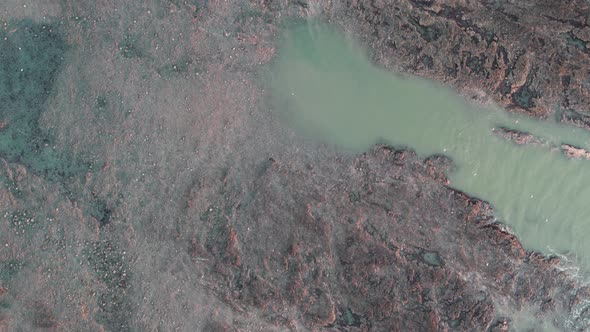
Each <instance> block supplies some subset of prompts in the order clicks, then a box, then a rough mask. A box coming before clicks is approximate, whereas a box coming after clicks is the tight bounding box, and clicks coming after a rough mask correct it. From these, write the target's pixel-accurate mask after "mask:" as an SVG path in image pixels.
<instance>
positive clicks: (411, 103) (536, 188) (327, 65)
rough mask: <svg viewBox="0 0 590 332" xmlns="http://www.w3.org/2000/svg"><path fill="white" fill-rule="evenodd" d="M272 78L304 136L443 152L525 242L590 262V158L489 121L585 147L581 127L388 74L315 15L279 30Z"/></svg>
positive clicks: (282, 105)
mask: <svg viewBox="0 0 590 332" xmlns="http://www.w3.org/2000/svg"><path fill="white" fill-rule="evenodd" d="M271 85H272V94H273V98H274V100H275V102H276V108H277V109H278V110H280V112H281V113H280V114H281V116H283V117H284V118H285V120H286V121H287V123H289V124H290V125H292V126H294V127H295V128H296V129H297V130H298V131H299V132H300V133H301V134H302V135H305V136H306V137H312V138H314V139H318V140H321V141H322V142H327V143H330V144H335V145H337V146H340V147H341V148H344V149H347V150H350V151H361V150H365V149H367V148H369V147H370V146H371V145H373V144H375V143H376V142H377V141H382V140H385V141H387V142H389V143H391V144H393V145H395V146H407V147H410V148H412V149H415V150H416V151H417V152H418V153H419V154H420V155H421V156H428V155H431V154H445V155H447V156H449V157H451V158H452V159H453V161H454V163H455V164H456V166H457V167H456V168H455V170H454V171H453V172H451V174H449V176H450V179H451V186H453V187H455V188H457V189H460V190H463V191H465V192H467V193H470V194H472V195H474V196H477V197H479V198H481V199H484V200H487V201H489V202H491V203H492V205H493V206H494V207H495V210H496V212H497V217H498V219H499V221H501V222H504V223H506V224H508V225H509V226H510V227H511V228H512V230H513V231H514V232H515V233H516V234H517V235H518V236H519V238H520V239H521V240H522V242H523V244H524V245H525V246H526V247H527V248H529V249H536V250H539V251H542V252H545V253H557V254H564V255H566V256H568V257H569V258H570V259H572V260H574V261H576V262H577V263H583V264H582V265H583V266H590V241H586V236H587V234H589V232H590V161H585V160H580V161H576V160H569V159H566V158H565V157H563V156H562V154H561V152H560V151H559V149H552V148H551V147H550V146H548V145H547V146H532V145H529V146H519V145H516V144H514V143H512V142H510V141H507V140H504V139H502V138H499V137H497V136H495V135H494V134H493V133H492V128H494V127H497V126H506V127H509V128H513V129H518V130H522V131H527V132H530V133H533V134H535V135H537V136H538V137H541V138H543V139H544V140H546V141H548V142H550V143H551V144H555V145H559V144H560V143H561V142H565V143H570V144H573V145H577V146H582V147H590V133H589V132H587V131H584V130H582V129H576V128H571V127H567V126H562V125H559V124H557V123H554V122H551V121H537V120H534V119H531V118H525V117H517V116H514V115H510V114H508V113H506V112H504V111H500V110H489V109H488V110H483V109H477V108H476V107H475V106H472V105H471V106H470V105H467V104H466V103H465V102H464V100H463V99H462V98H461V97H459V96H457V95H456V94H455V93H454V92H453V91H450V90H449V89H447V88H444V87H442V86H439V85H435V84H432V83H430V82H427V81H425V80H419V79H406V78H402V77H399V76H394V75H392V74H391V73H387V72H385V71H383V70H380V69H378V68H376V67H375V66H373V65H371V63H370V61H369V60H368V56H367V55H366V54H365V53H364V52H363V51H362V49H361V48H359V47H358V45H355V44H354V42H352V41H350V40H347V39H346V38H344V37H343V36H342V35H341V34H339V33H337V32H336V31H334V30H332V29H330V28H328V27H326V26H325V25H321V24H316V23H310V24H307V25H301V26H298V27H295V28H291V29H289V30H288V31H287V32H286V33H285V34H284V35H283V39H282V45H281V48H280V50H279V57H278V59H277V62H276V63H275V64H274V69H273V76H272V84H271Z"/></svg>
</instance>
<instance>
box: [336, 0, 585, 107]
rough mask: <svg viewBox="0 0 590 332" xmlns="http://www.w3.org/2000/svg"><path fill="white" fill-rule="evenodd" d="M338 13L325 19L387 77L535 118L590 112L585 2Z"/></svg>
mask: <svg viewBox="0 0 590 332" xmlns="http://www.w3.org/2000/svg"><path fill="white" fill-rule="evenodd" d="M344 6H345V9H344V10H343V11H344V13H341V12H340V11H339V10H335V11H330V10H328V13H329V15H331V16H333V17H334V18H336V17H338V18H339V19H335V21H336V22H339V23H340V24H342V25H343V26H346V28H347V29H349V30H353V31H357V32H358V33H359V34H360V35H361V36H362V38H363V39H364V40H365V41H366V43H367V44H369V45H370V46H371V47H372V48H373V49H374V50H375V54H374V58H375V60H376V61H377V62H379V63H381V64H383V65H385V66H386V67H388V68H390V69H393V70H396V71H399V72H409V73H413V74H417V75H420V76H425V77H430V78H434V79H436V80H439V81H443V82H447V83H448V84H450V85H452V86H453V87H455V88H456V89H458V90H459V91H462V92H463V93H465V94H466V95H468V96H471V95H472V94H473V92H474V91H475V94H478V92H477V91H482V92H484V93H485V95H487V96H488V97H489V98H491V99H492V100H493V101H494V102H496V103H498V104H500V105H502V106H504V107H505V108H507V109H511V110H515V111H520V112H524V113H527V114H532V115H535V116H540V117H546V116H547V115H548V114H551V113H552V112H553V109H554V108H555V107H560V108H561V109H564V110H572V111H575V112H578V113H580V114H587V112H588V110H590V89H588V88H587V82H586V77H587V75H586V72H587V71H588V70H589V69H590V51H589V48H588V42H589V40H588V20H587V17H589V16H590V7H589V3H588V2H587V1H584V0H574V1H568V2H564V1H556V0H551V1H543V2H542V4H541V3H539V2H538V1H534V0H525V1H459V0H451V1H447V0H444V1H443V0H432V1H420V0H382V1H372V0H356V1H345V2H344ZM334 8H338V6H334ZM424 59H427V61H424ZM474 98H476V97H474ZM477 98H479V97H477Z"/></svg>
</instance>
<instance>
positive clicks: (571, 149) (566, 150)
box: [561, 144, 590, 160]
mask: <svg viewBox="0 0 590 332" xmlns="http://www.w3.org/2000/svg"><path fill="white" fill-rule="evenodd" d="M561 151H562V152H563V155H564V156H566V157H568V158H570V159H586V160H590V151H588V150H586V149H583V148H578V147H575V146H573V145H569V144H562V145H561Z"/></svg>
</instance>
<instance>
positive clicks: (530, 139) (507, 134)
mask: <svg viewBox="0 0 590 332" xmlns="http://www.w3.org/2000/svg"><path fill="white" fill-rule="evenodd" d="M492 132H494V134H496V135H497V136H499V137H502V138H505V139H507V140H509V141H512V142H514V143H516V144H518V145H524V144H536V145H541V144H543V141H542V140H541V139H539V138H538V137H537V136H535V135H532V134H529V133H525V132H522V131H518V130H514V129H508V128H506V127H496V128H493V129H492Z"/></svg>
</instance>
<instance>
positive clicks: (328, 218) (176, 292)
mask: <svg viewBox="0 0 590 332" xmlns="http://www.w3.org/2000/svg"><path fill="white" fill-rule="evenodd" d="M460 4H461V5H459V2H457V4H455V3H453V2H444V3H442V2H436V1H396V2H386V1H380V0H374V1H342V2H340V1H312V0H305V1H296V2H293V1H260V2H238V1H228V2H223V1H154V2H153V3H145V2H141V1H136V2H132V1H129V2H124V3H122V4H120V6H119V5H118V6H117V7H115V5H113V4H110V3H108V2H88V3H85V2H79V1H78V2H76V1H49V2H47V4H44V5H43V4H42V5H39V6H38V7H33V8H31V6H29V7H28V8H27V9H25V8H21V7H20V6H12V3H8V4H5V5H0V8H1V6H6V7H5V8H3V9H5V10H4V11H2V12H3V13H8V12H9V13H10V16H9V17H5V19H6V20H9V19H10V20H16V19H17V17H20V18H22V17H33V18H34V20H35V21H41V22H44V19H43V16H45V15H46V14H47V13H53V15H54V18H53V20H54V21H55V22H57V23H55V24H56V25H55V26H52V27H53V28H55V30H52V32H51V33H48V32H46V30H45V29H46V28H47V27H46V26H45V25H43V23H38V24H36V23H33V22H32V21H28V20H27V19H25V20H23V21H19V22H24V23H19V24H20V25H18V29H14V31H13V30H10V31H12V32H10V31H8V32H7V33H6V35H5V37H6V40H8V41H9V42H10V43H12V44H11V45H12V46H14V47H12V48H10V51H11V52H12V53H11V52H6V53H2V54H1V55H0V57H2V58H1V59H0V60H2V61H3V63H14V62H15V61H16V63H20V62H18V61H21V60H22V59H25V60H27V59H29V58H35V57H32V56H31V54H33V53H27V52H38V51H39V50H38V49H35V48H34V47H30V45H31V44H27V42H28V41H30V40H34V39H31V38H33V37H31V36H32V35H34V34H29V32H30V31H34V32H35V34H36V35H37V36H35V38H37V37H38V36H41V37H42V38H48V41H47V43H45V44H43V47H42V48H43V50H45V54H48V57H52V56H54V57H56V58H55V59H53V62H51V63H53V64H59V66H56V67H55V68H54V70H53V69H52V70H51V71H49V72H48V71H44V70H42V69H38V71H37V72H35V73H38V75H33V76H32V77H33V78H32V79H31V78H27V77H24V76H19V75H14V76H6V77H8V78H7V79H8V80H10V82H11V83H13V85H12V86H21V85H22V84H24V83H23V82H28V83H27V84H32V83H38V85H39V86H41V87H40V88H39V89H38V90H39V91H42V92H45V93H39V96H38V99H35V100H32V99H30V98H29V99H26V98H25V97H23V95H22V94H19V93H17V92H18V91H16V90H15V91H16V92H14V94H8V95H6V94H2V95H0V97H1V98H2V104H3V105H6V103H8V102H10V103H11V104H10V105H12V106H14V107H15V109H16V107H24V108H23V109H24V110H29V108H27V107H30V105H34V106H35V107H36V108H35V110H36V113H34V115H33V117H32V118H31V119H32V120H31V119H29V118H19V117H15V116H13V114H16V113H14V112H13V113H10V112H8V110H7V109H2V113H1V115H2V117H3V118H2V119H0V123H2V128H0V134H2V133H10V135H9V136H10V137H13V138H14V137H16V138H17V139H18V140H19V141H26V142H29V141H30V142H33V143H31V144H33V145H34V148H35V149H36V150H35V151H36V153H32V154H27V153H25V152H24V151H20V150H9V149H8V148H7V150H6V151H4V152H2V155H0V157H1V160H0V161H1V165H2V167H1V168H0V180H1V181H2V187H1V188H0V202H2V204H0V215H1V216H3V219H2V221H1V222H0V329H6V330H41V329H53V330H62V331H67V330H91V331H101V330H107V331H134V330H154V329H159V330H165V331H167V330H181V331H189V330H203V331H258V330H264V331H284V330H291V331H308V330H323V331H339V330H345V331H384V330H387V331H405V330H410V331H486V330H487V331H506V330H509V329H510V328H511V326H513V325H514V324H513V323H514V321H515V320H517V313H520V312H529V313H530V315H531V316H532V317H534V318H535V319H537V320H539V321H544V322H546V323H548V324H551V325H554V326H555V327H556V328H558V329H561V330H568V331H583V330H587V329H588V328H589V327H590V326H589V324H590V320H589V317H588V305H587V303H588V300H589V299H590V289H589V288H588V287H587V286H585V285H583V284H581V283H580V282H579V280H577V279H576V276H575V275H573V274H570V273H568V272H564V269H563V265H562V264H563V263H562V262H560V259H559V258H557V257H545V256H543V255H540V254H537V253H534V252H529V251H527V250H525V249H524V248H523V247H522V245H521V244H520V242H519V241H518V239H517V238H516V237H515V236H514V235H513V234H511V233H510V232H509V231H507V230H506V228H505V227H504V226H503V225H501V224H499V223H497V222H496V220H495V218H494V216H493V210H492V208H491V207H490V205H489V204H488V203H486V202H484V201H482V200H479V199H476V198H473V197H470V196H469V195H467V194H465V193H462V192H458V191H457V190H454V189H452V188H450V187H449V182H448V179H447V177H446V176H445V172H447V171H448V170H449V169H450V167H452V161H451V160H449V159H448V158H446V157H444V156H432V157H430V158H427V159H425V160H422V159H420V158H418V157H417V156H416V155H415V154H414V153H413V152H412V151H409V150H400V149H395V148H392V147H389V146H386V145H377V146H376V147H375V148H373V149H372V150H371V151H368V152H366V153H364V154H361V155H355V156H350V155H345V154H342V153H340V152H335V151H333V150H331V149H329V148H326V147H322V146H316V145H310V144H308V143H306V142H303V141H301V140H299V139H297V137H296V136H295V135H293V134H292V133H290V132H289V131H288V130H286V129H284V128H283V127H281V126H280V124H279V123H278V121H277V119H276V118H275V115H273V113H272V112H269V111H268V110H267V109H266V104H265V101H266V98H267V97H268V96H267V95H266V92H265V91H264V86H263V85H261V84H260V82H259V78H260V77H259V75H258V74H257V71H258V70H262V69H263V68H265V67H264V66H266V65H267V64H268V63H269V61H271V59H272V57H273V56H274V55H275V44H274V43H275V42H276V37H277V31H278V29H279V26H280V24H281V22H283V20H286V19H290V18H296V17H299V18H310V17H319V18H323V19H328V20H332V21H333V22H334V23H336V24H339V25H340V26H341V27H344V28H345V30H347V31H351V32H352V33H353V34H355V35H356V36H359V37H361V38H362V40H363V41H365V42H366V43H367V44H368V46H370V47H371V48H372V49H373V50H374V52H375V53H374V60H375V61H376V62H377V63H379V64H381V65H383V66H384V67H386V68H388V69H392V70H395V71H397V72H404V73H411V74H417V75H420V76H424V77H430V78H433V79H436V80H439V81H443V82H446V83H448V84H450V85H452V86H454V87H455V88H457V89H458V90H459V91H461V92H463V93H468V91H472V90H471V89H476V90H477V91H485V96H489V97H490V98H491V99H492V100H494V101H496V102H498V103H500V105H503V106H504V107H506V108H508V109H512V110H516V111H521V112H525V113H527V114H533V115H535V116H540V117H548V116H552V115H553V114H554V113H553V111H551V110H552V109H553V108H554V107H560V108H563V109H567V110H568V111H563V112H561V113H559V117H560V120H561V121H562V122H564V123H568V122H569V123H571V124H573V125H577V126H582V127H585V126H587V125H586V123H590V121H587V120H586V117H587V116H586V115H584V109H585V108H587V105H588V98H590V97H589V96H588V90H585V89H583V88H582V87H583V86H584V84H585V83H584V82H583V80H584V79H585V78H584V77H582V76H583V75H579V74H578V73H579V71H580V70H581V69H580V68H587V67H588V56H587V52H585V42H584V40H587V39H588V38H586V35H585V33H586V30H587V26H586V23H587V22H586V21H584V20H582V19H581V18H580V17H581V16H582V15H583V14H584V13H586V12H587V10H588V4H587V3H586V2H581V1H575V2H574V3H568V4H566V3H561V2H547V4H546V5H545V7H539V8H538V9H533V10H531V9H530V7H528V5H527V4H530V3H527V2H518V3H504V4H502V3H498V4H496V5H491V4H488V2H481V3H480V2H469V3H467V4H466V3H465V2H460ZM465 6H469V7H465ZM494 6H496V7H494ZM576 6H577V7H576ZM574 7H575V8H576V12H573V10H572V9H571V8H574ZM548 12H551V13H554V15H552V16H550V17H548V16H547V15H546V13H548ZM576 13H581V14H580V15H579V16H576V15H577V14H576ZM55 15H60V17H55ZM50 16H51V15H50ZM60 21H61V22H62V23H59V22H60ZM11 24H12V23H11ZM23 26H26V27H30V28H27V29H29V30H27V29H24V28H22V27H23ZM57 26H60V27H61V28H60V29H57ZM35 29H36V30H35ZM23 31H24V32H23ZM47 31H49V29H48V30H47ZM522 31H524V33H523V32H522ZM57 34H62V35H60V36H58V37H59V38H58V37H56V36H55V35H57ZM58 41H59V42H60V43H61V42H62V41H63V42H64V43H67V44H68V45H69V46H68V47H67V48H66V47H61V46H60V48H59V51H60V52H62V51H63V52H66V50H67V53H58V52H54V51H52V52H50V50H52V48H51V47H53V46H55V45H56V44H57V42H58ZM33 45H37V44H34V43H33ZM60 45H61V44H60ZM18 47H21V49H20V51H22V52H21V53H19V52H17V51H16V50H19V48H18ZM45 48H47V49H45ZM23 50H24V51H23ZM528 50H534V52H528ZM13 51H14V52H13ZM20 54H24V55H22V57H23V58H21V55H20ZM59 58H63V59H66V60H64V63H63V64H62V63H61V62H60V61H58V60H57V59H59ZM63 59H62V60H63ZM22 61H24V60H22ZM46 67H47V65H46V64H42V66H40V68H46ZM7 68H8V67H7ZM35 68H36V67H35ZM52 68H53V67H52ZM36 70H37V69H36ZM7 72H11V71H10V70H8V69H7V71H6V72H3V73H4V74H6V73H7ZM39 77H40V78H41V79H39ZM35 79H37V80H40V81H39V82H37V81H35ZM23 80H26V81H23ZM31 80H32V81H31ZM31 82H32V83H31ZM555 82H559V83H560V84H561V85H560V84H557V85H556V83H555ZM35 86H36V85H35ZM47 91H52V93H51V95H50V96H49V95H48V93H47ZM478 96H480V97H481V96H483V95H481V94H478ZM485 96H484V97H485ZM480 97H477V98H480ZM19 98H20V99H19ZM482 98H483V97H482ZM23 105H24V106H23ZM11 109H12V108H11ZM19 110H20V108H19ZM18 114H21V113H18ZM23 114H29V113H26V112H25V113H23ZM23 119H24V120H23ZM25 120H26V121H25ZM19 121H21V122H19ZM16 124H18V126H17V128H21V127H19V126H22V128H25V127H26V126H32V127H31V128H30V130H29V129H28V128H27V130H25V131H23V132H16V131H15V132H14V134H13V132H9V130H12V129H11V128H14V127H15V125H16ZM22 128H21V129H22ZM277 128H280V130H279V129H277ZM499 130H500V131H499V132H497V133H498V134H499V135H500V136H502V137H505V138H507V139H511V140H514V141H515V142H516V143H517V144H521V143H535V142H537V141H538V139H537V138H535V137H533V136H529V135H528V134H526V133H518V132H514V131H511V130H510V129H508V128H504V129H499ZM285 132H286V133H285ZM7 146H8V147H9V148H10V149H13V148H14V147H13V145H7ZM14 146H17V147H16V148H14V149H17V148H19V146H18V145H14ZM2 147H4V146H2ZM26 147H28V145H27V146H25V148H26ZM20 148H22V147H20ZM564 149H566V150H567V151H570V152H571V154H572V155H579V156H582V157H584V156H587V152H579V151H577V150H575V148H574V147H566V148H564ZM25 150H26V149H25ZM15 151H16V152H15ZM51 151H58V152H59V153H58V152H55V153H54V152H51ZM64 170H67V171H64Z"/></svg>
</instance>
